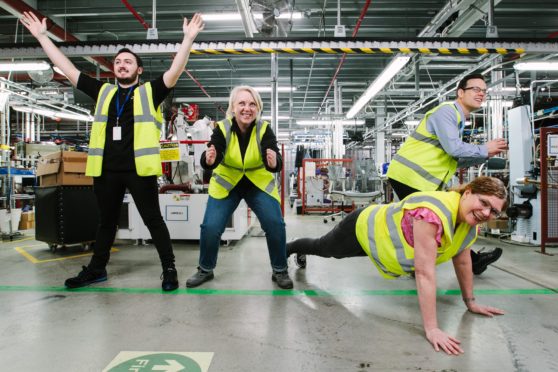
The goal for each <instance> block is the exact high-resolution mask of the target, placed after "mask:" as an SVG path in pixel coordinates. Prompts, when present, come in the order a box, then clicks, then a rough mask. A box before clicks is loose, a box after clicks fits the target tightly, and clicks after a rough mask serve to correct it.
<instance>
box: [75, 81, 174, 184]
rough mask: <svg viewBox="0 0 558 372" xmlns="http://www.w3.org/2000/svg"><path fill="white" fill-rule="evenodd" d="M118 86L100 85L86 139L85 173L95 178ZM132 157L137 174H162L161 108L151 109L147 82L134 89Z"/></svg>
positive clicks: (151, 100) (150, 94)
mask: <svg viewBox="0 0 558 372" xmlns="http://www.w3.org/2000/svg"><path fill="white" fill-rule="evenodd" d="M117 90H118V87H117V86H116V85H112V84H103V86H102V87H101V90H100V91H99V96H98V97H97V106H96V108H95V119H94V121H93V126H92V128H91V138H90V139H89V152H88V156H87V166H86V170H85V174H86V175H88V176H92V177H98V176H100V175H101V173H102V168H103V152H104V149H105V136H106V130H107V120H108V112H109V105H110V102H111V100H112V97H114V95H115V94H116V92H117ZM133 112H134V160H135V165H136V172H137V174H138V175H139V176H160V175H161V174H162V167H161V156H160V154H159V149H160V147H159V139H160V137H161V127H162V123H163V115H162V113H161V108H160V107H157V108H155V105H154V103H153V95H152V88H151V83H146V84H143V85H141V86H139V87H137V88H136V89H134V107H133Z"/></svg>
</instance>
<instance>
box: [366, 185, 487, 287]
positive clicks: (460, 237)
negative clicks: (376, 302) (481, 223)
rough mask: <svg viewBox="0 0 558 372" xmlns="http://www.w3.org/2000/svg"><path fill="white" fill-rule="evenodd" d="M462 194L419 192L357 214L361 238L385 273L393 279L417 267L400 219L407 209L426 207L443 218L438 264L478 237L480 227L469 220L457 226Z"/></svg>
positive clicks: (367, 250) (384, 274) (377, 265)
mask: <svg viewBox="0 0 558 372" xmlns="http://www.w3.org/2000/svg"><path fill="white" fill-rule="evenodd" d="M460 199H461V194H459V193H458V192H455V191H449V192H445V191H429V192H417V193H414V194H411V195H409V196H408V197H406V198H405V199H403V200H402V201H400V202H399V203H393V204H387V205H372V206H369V207H367V208H366V209H364V210H363V211H362V212H361V213H360V215H359V216H358V219H357V223H356V235H357V239H358V242H359V243H360V245H361V246H362V248H363V249H364V251H365V252H366V253H367V254H368V256H369V257H370V260H371V261H372V262H373V263H374V264H375V265H376V268H377V269H378V271H380V273H381V274H382V276H384V277H385V278H388V279H393V278H396V277H398V276H401V275H407V274H409V273H411V272H413V271H414V270H415V264H414V261H415V260H414V258H415V249H414V248H413V247H412V246H410V245H409V244H408V243H407V241H406V240H405V236H404V235H403V230H402V228H401V221H402V220H403V214H404V211H405V210H411V209H416V208H420V207H425V208H428V209H430V210H431V211H432V212H434V213H435V214H436V215H437V216H438V217H439V218H440V220H441V221H442V226H443V229H444V232H443V235H442V239H441V246H440V247H438V252H437V255H436V265H439V264H441V263H442V262H446V261H448V260H450V259H451V258H452V257H454V256H456V255H457V254H459V253H460V252H462V251H463V250H464V249H467V248H469V247H470V246H471V245H472V244H473V243H474V242H475V240H476V239H477V227H476V226H470V225H468V224H466V223H460V224H459V225H457V226H456V223H457V222H456V221H457V211H458V209H459V200H460Z"/></svg>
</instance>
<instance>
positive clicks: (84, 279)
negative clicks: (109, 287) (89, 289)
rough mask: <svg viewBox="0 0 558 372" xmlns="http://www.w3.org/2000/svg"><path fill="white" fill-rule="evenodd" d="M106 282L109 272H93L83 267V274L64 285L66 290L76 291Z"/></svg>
mask: <svg viewBox="0 0 558 372" xmlns="http://www.w3.org/2000/svg"><path fill="white" fill-rule="evenodd" d="M105 280H107V270H105V269H101V270H91V269H89V268H88V267H87V266H82V270H81V272H80V273H79V274H78V275H77V276H75V277H73V278H69V279H66V281H65V282H64V285H65V286H66V288H69V289H74V288H81V287H86V286H88V285H90V284H93V283H99V282H104V281H105Z"/></svg>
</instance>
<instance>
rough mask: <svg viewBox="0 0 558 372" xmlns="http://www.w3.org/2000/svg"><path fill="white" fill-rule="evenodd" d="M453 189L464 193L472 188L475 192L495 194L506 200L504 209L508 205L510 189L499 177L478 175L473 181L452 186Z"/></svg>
mask: <svg viewBox="0 0 558 372" xmlns="http://www.w3.org/2000/svg"><path fill="white" fill-rule="evenodd" d="M451 190H452V191H457V192H458V193H460V194H462V195H463V193H464V192H465V191H467V190H471V193H473V194H482V195H487V196H495V197H497V198H498V199H502V200H504V207H503V208H502V209H506V207H507V206H508V190H507V189H506V186H505V185H504V183H503V182H502V181H501V180H499V179H498V178H494V177H486V176H481V177H477V178H475V179H474V180H472V181H471V182H469V183H466V184H464V185H461V186H459V187H455V188H452V189H451Z"/></svg>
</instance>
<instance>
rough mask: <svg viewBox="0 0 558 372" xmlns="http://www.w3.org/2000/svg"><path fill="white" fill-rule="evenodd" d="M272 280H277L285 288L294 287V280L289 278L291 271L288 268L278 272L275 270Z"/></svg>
mask: <svg viewBox="0 0 558 372" xmlns="http://www.w3.org/2000/svg"><path fill="white" fill-rule="evenodd" d="M271 280H273V281H274V282H277V285H278V286H279V287H280V288H283V289H292V288H293V281H292V280H291V278H289V272H288V271H287V270H285V271H281V272H276V271H274V272H273V274H271Z"/></svg>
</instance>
